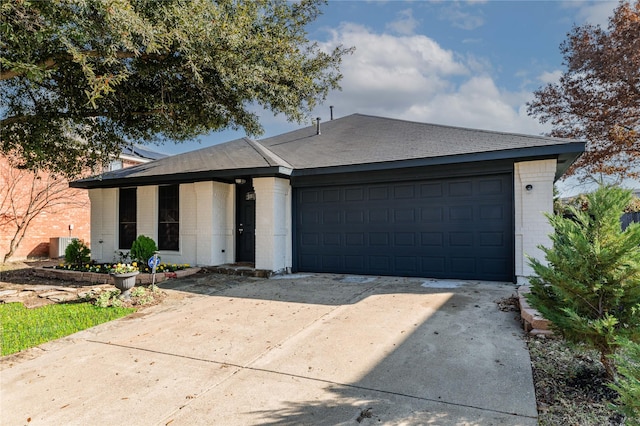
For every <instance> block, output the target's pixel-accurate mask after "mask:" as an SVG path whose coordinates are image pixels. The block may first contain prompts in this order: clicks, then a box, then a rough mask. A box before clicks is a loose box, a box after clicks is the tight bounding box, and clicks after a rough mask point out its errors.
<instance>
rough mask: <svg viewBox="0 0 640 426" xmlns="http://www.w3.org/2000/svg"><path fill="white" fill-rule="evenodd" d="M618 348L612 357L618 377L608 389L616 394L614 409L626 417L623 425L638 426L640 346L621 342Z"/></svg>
mask: <svg viewBox="0 0 640 426" xmlns="http://www.w3.org/2000/svg"><path fill="white" fill-rule="evenodd" d="M620 346H621V351H620V352H619V353H617V354H616V355H614V356H613V358H614V359H615V362H616V366H617V370H618V373H619V375H620V376H619V377H618V380H617V382H616V383H613V384H610V385H609V387H610V388H611V389H613V390H615V391H617V392H618V395H619V397H618V399H617V401H616V402H617V403H618V405H617V406H616V409H617V410H618V411H619V412H621V413H623V414H624V415H626V416H627V419H626V422H625V423H626V424H627V425H631V426H640V344H638V343H634V342H631V341H629V340H621V341H620Z"/></svg>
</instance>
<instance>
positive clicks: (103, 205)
mask: <svg viewBox="0 0 640 426" xmlns="http://www.w3.org/2000/svg"><path fill="white" fill-rule="evenodd" d="M89 199H90V200H91V259H92V260H95V261H96V262H100V263H104V262H111V261H112V260H113V259H114V256H115V251H116V249H117V245H118V190H117V189H114V188H108V189H90V190H89Z"/></svg>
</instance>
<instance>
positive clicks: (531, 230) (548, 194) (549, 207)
mask: <svg viewBox="0 0 640 426" xmlns="http://www.w3.org/2000/svg"><path fill="white" fill-rule="evenodd" d="M555 171H556V160H555V159H552V160H538V161H525V162H521V163H516V164H515V173H514V196H515V270H516V277H517V279H518V282H519V283H526V282H527V277H529V276H531V275H532V274H533V270H532V269H531V267H530V266H529V261H528V259H527V256H531V257H533V258H536V259H539V260H544V253H543V252H542V251H541V250H540V249H538V246H539V245H543V246H545V247H548V246H550V245H551V240H550V239H549V235H550V234H551V233H552V232H553V228H552V227H551V225H550V224H549V222H548V220H547V218H546V217H545V216H544V213H551V212H552V211H553V179H554V175H555ZM527 185H531V186H532V189H531V190H530V191H527V189H526V187H527Z"/></svg>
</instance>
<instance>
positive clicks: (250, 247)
mask: <svg viewBox="0 0 640 426" xmlns="http://www.w3.org/2000/svg"><path fill="white" fill-rule="evenodd" d="M255 260H256V193H255V191H254V190H253V182H252V181H251V179H246V182H244V183H240V184H239V183H236V262H255Z"/></svg>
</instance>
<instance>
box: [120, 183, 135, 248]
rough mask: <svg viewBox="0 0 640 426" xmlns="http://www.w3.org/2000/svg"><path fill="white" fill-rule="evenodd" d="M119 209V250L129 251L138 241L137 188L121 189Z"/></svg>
mask: <svg viewBox="0 0 640 426" xmlns="http://www.w3.org/2000/svg"><path fill="white" fill-rule="evenodd" d="M119 204H120V205H119V207H118V225H119V234H118V248H120V249H124V250H128V249H130V248H131V244H132V243H133V241H134V240H135V239H136V236H137V233H138V230H137V224H136V212H137V210H138V203H137V196H136V188H120V201H119Z"/></svg>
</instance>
